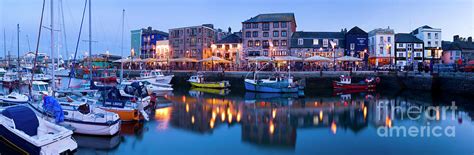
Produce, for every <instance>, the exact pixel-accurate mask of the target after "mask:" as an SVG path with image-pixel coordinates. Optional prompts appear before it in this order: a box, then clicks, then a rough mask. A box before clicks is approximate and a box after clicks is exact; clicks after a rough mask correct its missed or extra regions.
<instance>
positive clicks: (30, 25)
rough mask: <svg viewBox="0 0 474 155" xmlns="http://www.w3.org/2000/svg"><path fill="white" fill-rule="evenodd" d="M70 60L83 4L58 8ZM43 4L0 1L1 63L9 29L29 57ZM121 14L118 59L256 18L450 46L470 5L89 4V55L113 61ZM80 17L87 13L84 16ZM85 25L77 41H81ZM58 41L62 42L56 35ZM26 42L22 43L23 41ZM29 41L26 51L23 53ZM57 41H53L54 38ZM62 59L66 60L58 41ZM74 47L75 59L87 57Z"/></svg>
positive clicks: (153, 0) (370, 1)
mask: <svg viewBox="0 0 474 155" xmlns="http://www.w3.org/2000/svg"><path fill="white" fill-rule="evenodd" d="M63 1H64V2H63V9H64V18H65V27H66V31H65V32H66V35H67V46H68V48H67V49H68V51H70V52H69V54H71V53H72V52H73V51H74V48H75V44H76V41H77V36H78V31H79V26H80V20H81V16H82V9H83V6H84V0H63ZM58 2H59V0H54V3H55V7H54V11H55V13H54V14H55V16H56V17H55V18H54V20H55V22H56V23H55V27H56V28H58V27H59V23H57V22H58V19H59V17H57V16H58V5H57V4H58ZM41 7H42V0H0V28H1V33H0V57H3V56H4V55H3V54H4V51H3V45H4V43H3V42H4V39H3V29H5V30H6V48H7V50H10V51H12V54H14V55H16V52H17V48H16V24H20V27H21V28H20V29H21V32H20V52H21V53H24V52H25V51H28V50H29V49H31V50H34V48H35V46H36V38H37V34H38V26H39V19H40V15H41ZM122 9H125V10H126V11H125V33H124V53H125V54H124V55H128V54H129V49H130V30H133V29H138V28H142V27H147V26H152V27H153V28H154V29H158V30H161V31H165V32H168V29H170V28H175V27H184V26H192V25H200V24H203V23H212V24H214V27H217V28H221V29H224V30H227V28H228V27H231V28H232V31H239V30H240V29H241V22H242V21H244V20H246V19H248V18H250V17H252V16H255V15H257V14H259V13H276V12H293V13H295V16H296V22H297V30H298V31H340V30H341V29H342V28H347V29H350V28H352V27H353V26H359V27H361V28H362V29H363V30H365V31H367V32H368V31H370V30H372V29H375V28H379V27H384V28H385V27H387V26H390V28H393V29H394V30H395V32H396V33H408V32H410V31H411V30H413V29H415V28H417V27H419V26H422V25H429V26H432V27H435V28H441V29H442V38H443V39H444V40H452V36H453V35H455V34H459V35H461V37H467V36H474V0H92V16H93V17H92V32H93V33H92V38H93V39H92V40H94V41H97V42H96V43H93V53H94V54H95V53H104V52H105V51H106V50H109V51H110V53H113V54H118V55H119V54H120V51H121V22H122ZM86 17H87V13H86ZM50 19H51V18H50V0H46V9H45V18H44V21H43V24H44V25H45V26H48V27H49V25H50ZM87 21H88V19H87V18H86V19H85V23H84V24H85V27H84V28H83V33H82V36H81V40H84V39H87V37H88V36H87V35H88V27H87V24H88V22H87ZM42 30H43V31H42V36H41V42H40V52H47V53H48V54H49V52H50V38H51V37H50V31H49V30H47V29H42ZM61 35H63V34H61ZM27 36H28V37H27ZM28 40H29V44H30V45H29V46H28ZM55 40H56V41H57V40H58V37H57V36H56V37H55ZM61 40H62V41H61V42H62V48H63V49H62V50H61V54H62V55H63V56H65V52H64V51H65V50H64V49H65V42H64V37H61ZM87 47H88V46H87V44H86V42H84V41H81V42H80V46H79V52H80V54H83V53H85V51H86V50H87V49H88V48H87Z"/></svg>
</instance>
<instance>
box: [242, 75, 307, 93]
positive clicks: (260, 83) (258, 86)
mask: <svg viewBox="0 0 474 155" xmlns="http://www.w3.org/2000/svg"><path fill="white" fill-rule="evenodd" d="M245 89H246V90H248V91H254V92H264V93H298V91H299V89H300V87H299V86H298V84H297V83H296V82H293V78H291V77H290V78H283V77H274V78H268V79H260V80H256V79H245Z"/></svg>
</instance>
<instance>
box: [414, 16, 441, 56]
mask: <svg viewBox="0 0 474 155" xmlns="http://www.w3.org/2000/svg"><path fill="white" fill-rule="evenodd" d="M411 34H412V35H414V36H415V37H417V38H418V39H421V40H423V43H424V46H425V47H424V59H425V62H426V63H430V62H431V61H433V62H434V63H440V61H439V60H440V58H441V56H442V53H443V50H442V48H441V42H442V40H441V29H439V28H432V27H430V26H428V25H425V26H422V27H419V28H417V29H415V30H413V31H412V32H411Z"/></svg>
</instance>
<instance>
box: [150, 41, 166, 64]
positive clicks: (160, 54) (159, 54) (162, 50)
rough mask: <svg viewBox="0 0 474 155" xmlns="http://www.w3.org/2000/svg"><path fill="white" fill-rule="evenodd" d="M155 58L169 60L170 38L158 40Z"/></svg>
mask: <svg viewBox="0 0 474 155" xmlns="http://www.w3.org/2000/svg"><path fill="white" fill-rule="evenodd" d="M153 58H155V59H157V60H160V61H164V60H168V59H169V58H170V47H169V40H158V41H156V48H155V55H154V57H153Z"/></svg>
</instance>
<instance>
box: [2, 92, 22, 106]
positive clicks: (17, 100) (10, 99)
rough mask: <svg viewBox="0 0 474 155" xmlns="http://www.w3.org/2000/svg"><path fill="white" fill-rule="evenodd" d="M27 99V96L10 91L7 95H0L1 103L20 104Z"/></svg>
mask: <svg viewBox="0 0 474 155" xmlns="http://www.w3.org/2000/svg"><path fill="white" fill-rule="evenodd" d="M28 100H29V99H28V96H26V95H23V94H20V93H17V92H12V93H10V94H8V95H3V96H0V101H2V102H3V103H11V104H21V103H27V102H28Z"/></svg>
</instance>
